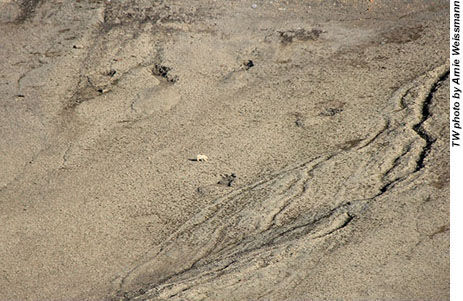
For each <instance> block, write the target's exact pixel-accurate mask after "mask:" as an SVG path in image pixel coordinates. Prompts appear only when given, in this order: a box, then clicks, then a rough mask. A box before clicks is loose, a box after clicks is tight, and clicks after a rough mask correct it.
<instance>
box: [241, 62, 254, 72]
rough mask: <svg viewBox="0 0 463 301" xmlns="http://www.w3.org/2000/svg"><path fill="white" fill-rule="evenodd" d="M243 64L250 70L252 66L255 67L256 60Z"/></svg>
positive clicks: (245, 68)
mask: <svg viewBox="0 0 463 301" xmlns="http://www.w3.org/2000/svg"><path fill="white" fill-rule="evenodd" d="M243 65H244V70H249V69H251V68H252V67H254V62H253V61H251V60H249V61H247V62H245V63H244V64H243Z"/></svg>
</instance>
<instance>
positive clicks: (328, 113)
mask: <svg viewBox="0 0 463 301" xmlns="http://www.w3.org/2000/svg"><path fill="white" fill-rule="evenodd" d="M341 112H342V109H341V108H328V109H326V110H325V111H323V112H321V113H320V115H322V116H334V115H336V114H338V113H341Z"/></svg>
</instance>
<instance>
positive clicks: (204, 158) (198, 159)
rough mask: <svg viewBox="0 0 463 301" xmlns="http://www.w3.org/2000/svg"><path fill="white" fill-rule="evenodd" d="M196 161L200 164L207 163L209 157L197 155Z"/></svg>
mask: <svg viewBox="0 0 463 301" xmlns="http://www.w3.org/2000/svg"><path fill="white" fill-rule="evenodd" d="M196 161H198V162H200V161H204V162H207V156H206V155H197V156H196Z"/></svg>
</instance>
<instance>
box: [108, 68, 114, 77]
mask: <svg viewBox="0 0 463 301" xmlns="http://www.w3.org/2000/svg"><path fill="white" fill-rule="evenodd" d="M107 74H108V76H111V77H113V76H114V75H115V74H116V70H114V69H111V70H109V72H108V73H107Z"/></svg>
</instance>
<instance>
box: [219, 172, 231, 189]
mask: <svg viewBox="0 0 463 301" xmlns="http://www.w3.org/2000/svg"><path fill="white" fill-rule="evenodd" d="M235 179H236V174H235V173H232V174H230V175H228V174H224V175H222V179H221V180H220V181H219V182H217V184H219V185H225V186H228V187H231V186H232V185H233V182H235Z"/></svg>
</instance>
